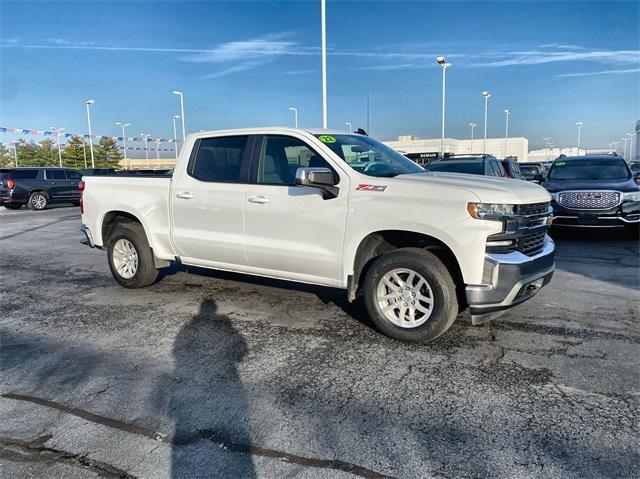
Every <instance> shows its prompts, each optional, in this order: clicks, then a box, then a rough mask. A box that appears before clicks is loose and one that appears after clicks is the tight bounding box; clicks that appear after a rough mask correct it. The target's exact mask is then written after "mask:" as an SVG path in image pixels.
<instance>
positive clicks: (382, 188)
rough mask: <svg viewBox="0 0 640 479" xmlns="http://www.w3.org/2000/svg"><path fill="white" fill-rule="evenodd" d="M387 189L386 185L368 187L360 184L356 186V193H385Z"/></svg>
mask: <svg viewBox="0 0 640 479" xmlns="http://www.w3.org/2000/svg"><path fill="white" fill-rule="evenodd" d="M386 189H387V187H386V186H385V185H367V184H365V183H360V184H359V185H358V186H356V191H380V192H383V191H385V190H386Z"/></svg>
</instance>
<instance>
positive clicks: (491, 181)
mask: <svg viewBox="0 0 640 479" xmlns="http://www.w3.org/2000/svg"><path fill="white" fill-rule="evenodd" d="M82 188H83V197H82V201H83V205H82V206H83V214H82V223H83V225H82V230H83V232H84V233H85V235H86V237H87V242H88V244H89V245H90V246H92V247H97V248H101V249H105V250H107V254H108V260H109V267H110V269H111V272H112V273H113V276H114V277H115V279H116V281H117V282H118V283H120V284H121V285H122V286H124V287H127V288H140V287H143V286H148V285H150V284H152V283H154V282H155V281H156V280H157V279H158V275H159V269H160V268H164V267H168V266H170V264H171V263H172V262H178V263H182V264H186V265H194V266H199V267H204V268H213V269H220V270H226V271H235V272H240V273H246V274H251V275H259V276H267V277H270V278H279V279H283V280H289V281H300V282H304V283H312V284H317V285H323V286H331V287H338V288H343V289H345V290H347V295H348V299H349V300H350V301H353V300H355V299H356V298H362V299H363V302H364V304H365V306H366V309H367V311H368V314H369V316H370V318H371V320H372V321H373V323H374V324H375V326H376V327H377V328H378V329H379V330H380V331H381V332H382V333H384V334H386V335H388V336H391V337H393V338H396V339H401V340H405V341H428V340H431V339H434V338H436V337H438V336H439V335H441V334H442V333H444V332H445V331H446V330H447V329H448V328H449V327H450V326H451V324H452V323H453V321H454V320H455V318H456V316H457V315H458V314H459V312H460V311H462V310H463V309H464V308H466V307H469V308H470V312H471V317H472V321H473V323H474V324H479V323H482V322H485V321H487V320H489V319H492V318H493V317H495V316H497V315H498V314H499V313H500V312H501V311H504V310H505V309H508V308H511V307H512V306H514V305H516V304H519V303H522V302H523V301H525V300H527V299H529V298H531V297H532V296H533V295H534V294H536V293H537V292H538V290H539V289H540V288H541V287H542V286H544V285H545V284H547V283H548V282H549V280H550V279H551V276H552V274H553V269H554V249H555V247H554V243H553V241H552V240H551V238H550V237H549V236H548V235H547V234H546V232H547V230H548V228H549V224H550V223H551V208H550V196H549V194H548V193H547V192H546V191H545V190H544V189H543V188H541V187H540V186H538V185H534V184H532V183H527V182H525V181H520V180H511V179H504V178H491V177H481V176H472V175H466V174H457V173H429V172H425V170H423V169H422V168H421V167H420V166H418V165H416V164H415V163H413V162H412V161H411V160H409V159H407V158H406V157H405V156H403V155H401V154H399V153H397V152H396V151H394V150H392V149H390V148H389V147H387V146H385V145H383V144H382V143H380V142H378V141H376V140H374V139H372V138H369V137H368V136H366V135H362V134H355V133H354V134H351V133H349V134H347V133H345V132H338V131H329V130H318V131H316V130H301V129H292V128H255V129H242V130H226V131H212V132H206V133H198V134H193V135H189V137H188V138H187V141H186V142H185V144H184V147H183V148H182V151H181V152H180V156H179V158H178V161H177V163H176V167H175V170H174V172H173V176H172V177H164V178H163V177H153V178H151V177H148V178H147V177H139V176H136V177H118V176H113V177H97V176H91V177H87V178H86V179H85V182H84V184H83V185H82Z"/></svg>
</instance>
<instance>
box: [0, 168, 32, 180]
mask: <svg viewBox="0 0 640 479" xmlns="http://www.w3.org/2000/svg"><path fill="white" fill-rule="evenodd" d="M6 175H7V176H2V179H8V178H13V179H14V180H35V179H36V178H37V177H38V170H9V172H8V173H6Z"/></svg>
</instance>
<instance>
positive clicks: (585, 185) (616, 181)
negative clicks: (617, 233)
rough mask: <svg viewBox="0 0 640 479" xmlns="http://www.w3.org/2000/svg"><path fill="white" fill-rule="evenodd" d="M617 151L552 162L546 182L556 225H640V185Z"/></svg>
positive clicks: (569, 157)
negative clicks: (615, 152)
mask: <svg viewBox="0 0 640 479" xmlns="http://www.w3.org/2000/svg"><path fill="white" fill-rule="evenodd" d="M636 180H638V178H634V175H633V174H632V172H631V170H630V169H629V166H628V165H627V163H626V162H625V161H624V160H623V159H622V158H620V157H619V156H616V155H599V156H567V157H564V158H558V159H557V160H555V161H554V162H553V164H552V165H551V169H550V170H549V172H548V173H547V177H546V179H545V181H544V184H543V186H544V187H545V188H546V189H547V190H549V192H550V193H551V195H552V197H553V201H552V202H551V204H552V206H553V217H554V218H553V224H554V225H555V226H580V227H615V226H617V227H622V226H625V225H627V226H632V225H636V226H637V225H640V186H638V184H637V183H636Z"/></svg>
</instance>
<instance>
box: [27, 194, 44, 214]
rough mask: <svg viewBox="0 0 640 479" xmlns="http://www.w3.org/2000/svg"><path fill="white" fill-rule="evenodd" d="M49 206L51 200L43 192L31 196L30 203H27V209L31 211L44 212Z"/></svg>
mask: <svg viewBox="0 0 640 479" xmlns="http://www.w3.org/2000/svg"><path fill="white" fill-rule="evenodd" d="M48 204H49V198H47V195H46V194H45V193H44V192H42V191H34V192H33V193H31V195H30V196H29V202H28V203H27V207H28V208H29V209H30V210H36V211H42V210H44V209H45V208H46V207H47V205H48Z"/></svg>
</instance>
